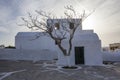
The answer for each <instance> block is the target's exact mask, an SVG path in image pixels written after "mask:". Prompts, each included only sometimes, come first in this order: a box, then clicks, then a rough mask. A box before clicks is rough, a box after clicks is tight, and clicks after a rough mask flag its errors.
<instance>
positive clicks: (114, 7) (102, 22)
mask: <svg viewBox="0 0 120 80" xmlns="http://www.w3.org/2000/svg"><path fill="white" fill-rule="evenodd" d="M65 5H73V6H74V7H75V9H76V10H77V11H78V12H80V11H82V10H86V11H87V12H91V11H92V10H95V12H94V13H93V14H92V15H91V16H89V17H88V18H87V19H86V20H85V21H84V22H83V29H94V31H95V32H96V33H97V34H98V36H99V37H100V39H101V40H102V46H108V44H110V43H118V42H120V18H119V17H120V7H119V6H120V0H0V45H1V44H4V45H6V46H7V45H14V41H15V40H14V37H15V35H16V34H17V32H20V31H30V30H29V29H27V27H25V26H23V27H22V26H18V24H19V23H22V21H21V17H23V16H26V15H27V12H31V13H34V11H35V10H40V9H42V10H45V11H50V12H53V13H54V14H57V15H61V14H62V13H63V9H64V6H65Z"/></svg>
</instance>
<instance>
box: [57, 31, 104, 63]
mask: <svg viewBox="0 0 120 80" xmlns="http://www.w3.org/2000/svg"><path fill="white" fill-rule="evenodd" d="M88 32H89V31H88ZM88 32H87V33H86V32H81V34H78V35H75V37H74V39H73V47H72V52H71V53H72V54H71V56H70V64H71V65H75V50H74V47H84V60H85V65H102V63H103V59H102V52H101V41H100V40H99V38H98V36H97V34H95V33H93V32H92V31H90V32H89V33H88ZM67 42H68V41H65V42H63V45H64V47H65V48H68V45H67V44H68V43H67ZM58 51H59V50H58ZM58 53H59V56H58V60H59V61H58V64H60V65H61V64H62V65H67V62H66V58H65V56H64V55H63V54H62V53H61V52H60V51H59V52H58Z"/></svg>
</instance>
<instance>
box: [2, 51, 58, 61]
mask: <svg viewBox="0 0 120 80" xmlns="http://www.w3.org/2000/svg"><path fill="white" fill-rule="evenodd" d="M56 58H57V53H56V52H55V51H49V50H19V49H0V59H2V60H33V61H39V60H53V59H56Z"/></svg>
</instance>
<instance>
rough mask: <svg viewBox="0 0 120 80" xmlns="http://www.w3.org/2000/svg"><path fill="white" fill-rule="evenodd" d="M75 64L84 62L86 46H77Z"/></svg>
mask: <svg viewBox="0 0 120 80" xmlns="http://www.w3.org/2000/svg"><path fill="white" fill-rule="evenodd" d="M75 64H84V47H75Z"/></svg>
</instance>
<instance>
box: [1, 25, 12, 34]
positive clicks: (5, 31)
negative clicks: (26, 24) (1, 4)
mask: <svg viewBox="0 0 120 80" xmlns="http://www.w3.org/2000/svg"><path fill="white" fill-rule="evenodd" d="M0 32H2V33H9V32H10V31H9V30H8V29H6V28H5V27H1V26H0Z"/></svg>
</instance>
